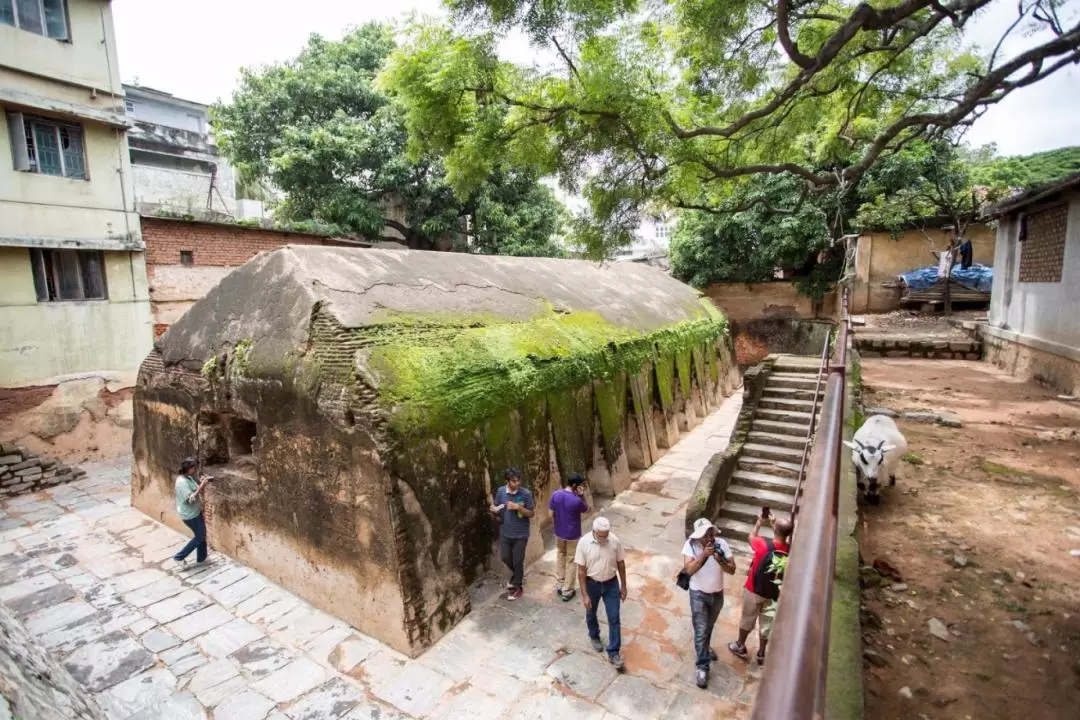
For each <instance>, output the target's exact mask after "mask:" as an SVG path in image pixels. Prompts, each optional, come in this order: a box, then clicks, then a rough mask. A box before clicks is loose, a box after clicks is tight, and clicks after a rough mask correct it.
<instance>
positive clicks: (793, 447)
mask: <svg viewBox="0 0 1080 720" xmlns="http://www.w3.org/2000/svg"><path fill="white" fill-rule="evenodd" d="M819 365H820V358H812V357H803V356H798V355H786V356H784V355H782V356H780V357H779V358H778V359H777V360H776V362H775V364H774V365H773V367H772V371H771V373H770V374H769V375H768V377H767V378H766V381H765V388H764V390H763V392H762V395H761V399H760V400H759V401H758V405H757V409H756V411H755V413H754V417H753V422H752V424H751V426H750V432H749V433H748V435H747V439H746V442H745V443H744V444H743V447H742V453H741V454H740V455H739V459H738V467H737V469H736V470H735V472H734V474H733V475H732V477H731V483H730V484H729V485H728V488H727V493H726V494H725V496H724V504H723V505H722V506H721V507H720V514H719V517H718V518H717V519H716V520H715V523H716V526H717V527H718V528H720V534H721V535H722V536H723V537H724V539H725V540H727V541H728V544H729V545H731V548H732V550H734V551H735V552H743V553H749V552H750V546H749V544H748V543H747V542H746V536H747V535H748V534H749V533H750V530H751V529H752V528H753V527H754V520H755V518H757V517H758V515H760V514H761V508H762V507H763V506H764V507H768V508H769V509H770V510H771V511H772V513H773V514H774V515H776V516H777V517H788V516H789V515H790V513H791V504H792V502H793V501H794V500H795V486H796V483H797V482H798V477H799V464H800V463H801V461H802V456H803V445H804V443H805V442H806V431H807V429H808V428H809V427H810V424H811V422H812V416H811V412H812V411H813V408H814V389H815V386H816V385H817V376H818V367H819ZM824 390H825V386H824V384H822V387H821V392H822V393H824ZM818 409H819V410H820V395H819V406H818ZM761 534H762V535H765V536H768V537H771V536H772V530H771V529H770V528H768V527H765V528H763V529H762V533H761Z"/></svg>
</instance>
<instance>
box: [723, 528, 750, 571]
mask: <svg viewBox="0 0 1080 720" xmlns="http://www.w3.org/2000/svg"><path fill="white" fill-rule="evenodd" d="M720 535H721V536H722V537H723V538H724V540H726V541H727V544H728V546H729V547H730V548H731V552H734V553H739V554H740V555H753V554H754V551H753V550H751V549H750V543H748V542H747V541H746V538H741V539H740V538H736V537H734V536H731V537H729V536H727V535H724V533H723V532H721V533H720ZM746 570H747V568H742V567H740V568H738V569H736V571H735V575H736V577H738V574H739V572H742V574H743V575H745V574H746Z"/></svg>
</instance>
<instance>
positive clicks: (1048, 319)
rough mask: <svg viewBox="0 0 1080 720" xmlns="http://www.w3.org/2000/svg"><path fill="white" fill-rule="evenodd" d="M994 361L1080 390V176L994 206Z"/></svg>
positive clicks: (987, 340)
mask: <svg viewBox="0 0 1080 720" xmlns="http://www.w3.org/2000/svg"><path fill="white" fill-rule="evenodd" d="M992 212H993V215H994V216H995V217H996V218H997V219H998V230H997V247H996V248H995V253H994V285H993V290H992V292H991V295H990V320H989V324H988V325H987V326H986V327H985V328H984V333H983V336H984V344H985V347H986V355H987V359H988V360H990V361H991V362H993V363H994V364H995V365H998V366H999V367H1003V368H1005V369H1007V370H1009V371H1010V372H1012V373H1014V374H1016V375H1019V376H1021V377H1024V378H1027V379H1030V380H1035V381H1036V382H1039V383H1041V384H1043V385H1047V386H1049V387H1052V388H1055V389H1057V390H1058V391H1059V392H1063V393H1070V394H1074V393H1076V392H1077V391H1078V390H1080V322H1078V321H1077V317H1076V315H1074V314H1073V313H1075V312H1076V308H1078V307H1080V174H1076V175H1072V176H1070V177H1068V178H1066V179H1064V180H1062V181H1060V182H1057V183H1054V184H1053V185H1050V186H1046V187H1043V188H1037V189H1034V190H1031V191H1028V192H1025V193H1023V194H1021V195H1018V196H1016V197H1013V198H1010V199H1008V200H1006V201H1004V202H1002V203H999V204H998V205H997V206H996V207H995V208H993V211H992Z"/></svg>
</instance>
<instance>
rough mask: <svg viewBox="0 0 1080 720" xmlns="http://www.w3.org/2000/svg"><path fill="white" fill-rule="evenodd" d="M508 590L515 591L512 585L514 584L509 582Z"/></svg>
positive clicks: (507, 584)
mask: <svg viewBox="0 0 1080 720" xmlns="http://www.w3.org/2000/svg"><path fill="white" fill-rule="evenodd" d="M506 589H507V590H513V589H514V583H512V582H507V583H506Z"/></svg>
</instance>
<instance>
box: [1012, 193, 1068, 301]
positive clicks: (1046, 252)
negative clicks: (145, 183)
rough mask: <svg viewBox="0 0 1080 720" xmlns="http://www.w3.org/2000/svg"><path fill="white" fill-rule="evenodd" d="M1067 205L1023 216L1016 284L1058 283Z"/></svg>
mask: <svg viewBox="0 0 1080 720" xmlns="http://www.w3.org/2000/svg"><path fill="white" fill-rule="evenodd" d="M1068 219H1069V206H1068V205H1067V204H1066V205H1058V206H1057V207H1052V208H1048V209H1046V210H1042V211H1040V212H1035V213H1031V214H1030V215H1028V217H1027V237H1026V238H1025V239H1024V241H1023V242H1022V243H1021V245H1020V282H1042V283H1056V282H1061V269H1062V266H1063V265H1064V263H1065V229H1066V225H1067V224H1068Z"/></svg>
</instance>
